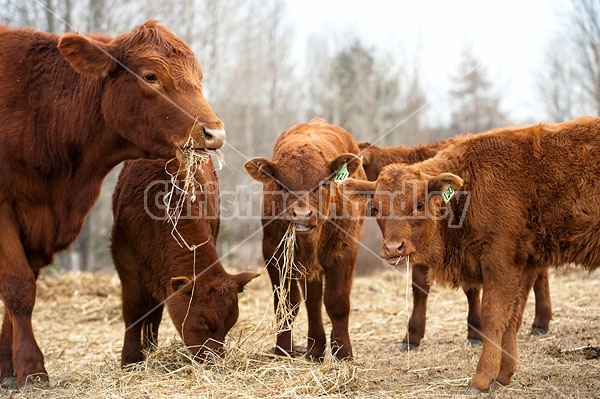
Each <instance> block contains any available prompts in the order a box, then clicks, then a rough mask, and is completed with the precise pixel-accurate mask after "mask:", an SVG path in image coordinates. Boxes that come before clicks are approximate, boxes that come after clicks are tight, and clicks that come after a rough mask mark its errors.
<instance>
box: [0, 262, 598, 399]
mask: <svg viewBox="0 0 600 399" xmlns="http://www.w3.org/2000/svg"><path fill="white" fill-rule="evenodd" d="M406 286H407V284H406V280H405V279H404V273H402V272H399V271H395V270H389V269H388V270H387V271H385V272H383V273H377V274H374V275H372V276H368V277H358V278H356V280H355V284H354V288H353V292H352V314H351V325H350V334H351V337H352V339H353V345H354V350H355V357H356V359H355V361H353V362H342V363H339V362H336V361H333V360H331V359H330V358H329V357H328V358H327V360H326V361H325V362H324V363H322V364H314V363H309V362H306V361H304V360H301V359H281V358H273V357H270V356H268V355H265V352H266V350H267V349H269V348H270V347H271V346H272V345H273V343H274V336H273V334H274V331H273V322H272V319H273V317H272V311H271V308H272V304H271V292H270V288H269V284H268V277H267V275H266V273H262V275H261V277H260V278H259V279H257V280H255V281H253V282H252V283H251V284H249V286H248V287H247V288H246V290H245V292H244V293H243V294H242V295H241V296H240V319H239V321H238V323H237V325H236V327H234V329H233V330H232V331H231V332H230V334H229V336H228V340H227V347H228V354H227V356H226V357H225V359H223V360H216V361H214V362H211V363H209V364H197V363H194V362H192V361H190V360H189V358H188V357H187V354H186V351H185V349H184V348H183V347H182V346H181V344H180V340H179V338H178V337H177V334H176V332H175V330H174V328H173V326H172V324H171V322H170V320H168V316H167V315H166V312H165V320H164V322H163V325H162V326H161V344H160V347H159V349H158V350H157V351H156V352H154V353H153V354H152V355H151V357H150V358H149V359H148V361H147V362H146V363H145V364H143V365H140V366H139V367H137V368H136V369H134V370H130V371H122V370H120V368H119V356H120V348H121V345H122V333H123V330H124V327H123V324H122V319H121V314H120V313H121V310H120V288H119V287H120V285H119V280H118V278H117V276H116V275H114V274H108V273H106V274H87V273H82V274H71V273H67V274H58V275H45V276H43V277H42V278H41V280H40V281H39V284H38V287H39V288H38V296H37V298H38V300H37V303H36V309H35V313H34V329H35V331H36V336H37V339H38V341H39V343H40V346H41V347H42V351H43V352H44V354H45V360H46V366H47V369H48V372H49V374H50V378H51V385H50V387H49V388H44V389H42V388H38V387H34V388H28V389H26V390H16V391H9V390H3V389H1V388H0V398H42V399H43V398H67V399H70V398H135V399H138V398H187V397H195V398H197V397H207V398H219V399H222V398H252V397H284V398H288V397H315V396H322V397H360V398H395V397H403V398H404V397H406V398H438V397H444V398H445V397H460V396H461V394H462V392H464V390H465V388H466V385H467V382H468V381H469V378H470V376H471V375H472V374H473V372H474V369H475V366H476V363H477V359H478V355H479V352H480V348H479V347H475V348H473V347H470V346H468V345H466V343H465V338H466V322H465V320H466V310H467V309H466V300H465V298H464V295H462V293H460V292H457V291H452V290H446V289H440V288H433V289H432V294H431V296H430V306H429V314H428V324H427V332H426V335H425V339H424V340H423V343H422V347H421V348H419V349H418V350H415V351H412V352H410V353H409V354H407V353H403V352H400V351H399V346H400V341H401V340H402V337H403V335H404V333H405V328H406V327H405V326H406V322H407V303H406ZM551 292H552V301H553V307H554V320H553V321H552V324H551V330H550V332H549V333H548V334H547V335H545V336H540V337H532V336H529V335H528V334H527V332H528V328H526V327H528V325H529V324H530V323H531V321H532V319H533V303H532V301H531V300H530V303H529V304H528V306H527V309H526V314H525V318H524V320H525V326H524V328H522V329H521V331H520V332H519V336H518V341H519V342H518V344H519V352H520V359H519V368H518V370H517V374H516V375H515V377H514V379H513V383H512V384H511V386H510V387H508V388H505V389H502V390H500V391H497V392H495V393H493V394H489V395H487V394H486V395H485V396H491V397H494V398H513V397H518V398H553V399H554V398H598V397H600V360H599V359H598V356H599V353H598V352H594V351H593V350H591V349H585V348H587V347H593V348H598V347H600V334H599V333H600V274H599V273H592V274H591V275H590V274H589V273H587V272H584V271H581V270H577V269H565V270H560V271H555V272H553V273H552V277H551ZM409 299H410V297H409ZM328 327H329V326H328ZM328 327H327V328H328ZM306 328H307V327H306V315H305V312H304V310H302V311H301V313H300V316H299V319H298V321H297V324H296V329H295V333H296V334H297V337H298V340H299V342H303V341H304V339H303V336H304V335H305V334H306Z"/></svg>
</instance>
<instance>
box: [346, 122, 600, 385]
mask: <svg viewBox="0 0 600 399" xmlns="http://www.w3.org/2000/svg"><path fill="white" fill-rule="evenodd" d="M598 159H600V118H580V119H576V120H573V121H571V122H565V123H561V124H550V125H545V124H539V125H532V126H526V127H522V128H504V129H497V130H493V131H490V132H488V133H484V134H481V135H476V136H472V137H466V138H463V139H459V140H457V141H456V143H455V144H454V145H452V146H450V147H448V148H447V149H445V150H443V151H440V152H439V153H438V154H437V155H436V156H435V157H433V158H431V159H429V160H426V161H424V162H421V163H417V164H414V165H402V164H393V165H389V166H387V167H385V168H384V169H383V170H382V171H381V174H380V176H379V178H378V179H377V181H376V182H366V181H362V182H361V181H356V180H350V181H348V182H347V183H346V187H345V189H346V190H349V191H352V192H356V193H357V195H358V196H362V197H365V194H367V193H369V192H375V194H374V196H373V200H372V201H373V204H374V207H376V208H378V211H379V216H378V218H377V219H378V223H379V225H380V227H381V230H382V233H383V247H382V256H383V257H385V258H387V259H393V258H394V257H399V258H403V257H406V256H410V259H411V261H412V262H414V263H424V264H427V265H429V267H430V269H429V274H430V278H431V279H432V280H434V281H437V282H439V283H442V284H448V285H451V286H453V287H459V286H463V285H467V286H478V285H479V284H483V298H482V322H483V336H484V344H483V350H482V353H481V357H480V359H479V364H478V365H477V371H476V372H475V375H474V376H473V379H472V380H471V382H470V383H469V385H470V391H483V390H487V389H489V388H490V386H491V385H492V383H493V382H494V381H495V382H496V383H498V384H501V385H506V384H509V383H510V380H511V377H512V375H513V373H514V371H515V370H516V366H517V341H516V334H517V329H518V327H519V325H520V323H521V318H522V314H523V307H524V305H525V300H526V298H527V294H528V292H529V290H530V289H531V286H532V285H533V282H534V279H535V278H536V275H537V273H538V271H539V267H550V266H554V267H557V266H561V265H564V264H570V263H574V264H579V265H582V266H583V267H585V268H586V269H588V270H594V269H596V268H597V267H598V266H599V265H600V163H598ZM450 187H451V188H450ZM452 189H453V190H454V191H455V194H454V195H453V197H452V198H451V199H450V202H449V203H448V204H444V202H443V201H442V196H441V193H444V192H448V190H452ZM459 190H460V191H459ZM387 193H393V194H394V196H390V195H388V194H387Z"/></svg>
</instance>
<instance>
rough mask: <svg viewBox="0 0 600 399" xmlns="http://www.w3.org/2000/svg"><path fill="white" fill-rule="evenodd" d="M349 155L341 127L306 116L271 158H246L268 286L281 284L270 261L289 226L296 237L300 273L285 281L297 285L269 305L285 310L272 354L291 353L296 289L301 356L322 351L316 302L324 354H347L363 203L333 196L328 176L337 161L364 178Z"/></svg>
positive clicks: (353, 149)
mask: <svg viewBox="0 0 600 399" xmlns="http://www.w3.org/2000/svg"><path fill="white" fill-rule="evenodd" d="M356 154H358V146H357V145H356V142H355V141H354V139H353V137H352V136H351V135H350V134H349V133H348V132H347V131H345V130H344V129H343V128H341V127H339V126H336V125H330V124H328V123H327V122H325V121H324V120H323V119H321V118H314V119H313V120H311V121H310V123H305V124H300V125H296V126H292V127H291V128H289V129H288V130H287V131H285V132H283V133H282V134H281V135H280V136H279V138H278V140H277V142H276V143H275V148H274V151H273V161H269V160H267V159H265V158H253V159H251V160H249V161H247V162H246V163H245V164H244V167H245V168H246V171H247V172H248V174H249V175H250V176H252V177H253V178H254V179H256V180H259V181H261V182H262V183H263V185H264V187H263V188H264V197H263V221H262V222H263V256H264V258H265V260H266V262H267V269H268V271H269V276H270V278H271V282H272V284H273V286H274V287H275V288H277V287H279V286H280V285H283V284H287V282H286V281H280V277H279V270H278V266H277V264H276V263H275V261H274V260H273V259H274V257H275V258H278V257H279V254H278V253H276V248H277V245H278V244H279V243H280V241H281V239H282V237H283V236H284V234H285V232H286V230H287V228H288V225H289V224H290V223H294V225H295V229H296V234H297V243H296V244H297V248H296V252H295V260H296V262H297V263H298V264H299V265H302V267H303V268H304V269H305V270H306V271H305V273H300V272H298V271H296V272H295V275H294V276H293V279H295V280H297V281H298V282H299V285H298V284H296V281H294V283H293V284H291V289H290V290H289V293H288V296H287V297H286V298H277V297H276V298H275V302H276V303H275V309H277V307H278V303H279V301H286V303H287V305H288V308H289V309H292V313H293V314H291V315H290V317H289V318H288V319H286V320H284V325H287V326H288V328H286V329H285V330H284V331H281V332H280V333H279V334H278V336H277V344H276V348H275V353H277V354H292V353H293V352H294V345H293V340H292V330H291V326H292V323H293V321H294V320H293V319H294V318H295V316H296V314H297V312H298V305H299V303H300V287H301V288H302V289H304V298H305V299H306V311H307V314H308V323H309V328H308V352H307V353H306V355H307V357H309V358H314V359H320V358H322V357H323V356H324V354H325V348H326V338H325V330H324V328H323V320H322V316H321V307H322V303H323V301H324V302H325V309H326V310H327V314H328V315H329V318H330V320H331V323H332V331H331V342H330V344H331V349H332V354H334V355H335V356H337V357H338V358H340V359H348V358H351V357H352V345H351V343H350V335H349V333H348V318H349V315H350V290H351V287H352V277H353V274H354V267H355V262H356V255H357V251H358V245H359V241H358V239H359V235H360V231H361V228H362V223H363V221H362V217H361V216H362V215H364V211H365V208H364V205H361V204H354V203H348V201H346V200H345V199H344V198H343V197H342V196H341V195H340V194H338V193H337V191H336V189H335V185H336V184H337V183H335V182H333V180H334V177H335V176H336V173H337V172H338V171H339V170H340V169H341V168H342V167H343V166H344V165H346V166H347V169H348V173H349V175H350V176H352V175H354V176H356V177H358V178H359V179H364V178H365V174H364V171H363V169H362V166H361V164H360V159H359V158H358V156H357V155H356ZM354 205H356V206H354ZM323 285H324V286H323ZM276 292H279V291H278V290H277V289H276Z"/></svg>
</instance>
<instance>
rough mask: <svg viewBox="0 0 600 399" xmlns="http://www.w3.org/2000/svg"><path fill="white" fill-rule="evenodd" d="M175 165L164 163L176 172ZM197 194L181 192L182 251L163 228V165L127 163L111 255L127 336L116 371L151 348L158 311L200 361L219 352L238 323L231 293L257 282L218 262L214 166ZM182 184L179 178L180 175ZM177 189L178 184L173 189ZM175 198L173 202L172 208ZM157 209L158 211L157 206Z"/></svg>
mask: <svg viewBox="0 0 600 399" xmlns="http://www.w3.org/2000/svg"><path fill="white" fill-rule="evenodd" d="M177 169H178V165H177V163H176V162H171V163H169V164H168V170H169V172H170V173H172V174H175V173H177ZM195 178H196V180H197V181H198V182H199V183H200V184H202V191H201V192H198V193H197V194H196V198H195V199H194V201H193V202H192V201H191V199H190V195H191V194H186V201H185V202H184V204H185V205H184V207H183V210H182V215H183V216H182V217H181V218H180V220H179V222H178V223H177V230H178V231H179V233H180V234H181V235H182V236H183V238H184V239H185V240H186V241H187V242H189V243H191V244H194V245H198V244H202V245H201V246H200V247H199V248H197V249H196V250H195V252H194V251H190V250H189V249H188V248H187V247H182V246H180V245H179V243H178V242H177V241H176V240H175V239H174V238H173V236H172V235H171V232H172V229H173V225H172V224H171V223H169V222H165V217H166V215H165V209H164V207H163V204H164V202H163V201H164V195H165V193H167V192H169V191H170V189H171V184H172V183H171V182H170V176H169V175H168V174H167V173H166V172H165V160H156V161H145V160H144V161H129V162H126V163H125V166H124V167H123V170H122V171H121V174H120V175H119V181H118V182H117V186H116V188H115V194H114V198H113V211H114V217H115V220H114V224H113V229H112V245H111V250H112V254H113V258H114V262H115V267H116V268H117V272H118V273H119V277H120V279H121V285H122V293H123V298H122V299H123V320H124V321H125V338H124V343H123V351H122V354H121V365H123V366H125V365H127V364H130V363H135V362H139V361H142V360H143V354H142V350H143V349H152V348H153V346H154V345H155V344H156V340H157V336H158V327H159V325H160V321H161V318H162V311H163V305H165V304H166V307H167V310H168V311H169V314H170V316H171V319H172V320H173V324H174V325H175V328H176V329H177V331H178V332H179V334H180V335H181V337H182V338H183V342H184V343H185V345H186V346H187V347H188V348H189V349H190V351H191V352H192V353H193V354H194V355H197V356H199V357H200V358H202V357H203V355H204V352H205V351H206V350H207V349H208V350H211V351H213V352H216V353H221V352H222V349H223V340H224V339H225V335H226V334H227V332H228V331H229V330H230V329H231V327H233V325H234V324H235V322H236V321H237V318H238V299H237V294H238V292H240V291H241V290H242V289H243V287H244V285H245V284H246V283H247V282H248V281H250V280H251V279H253V278H254V277H257V276H258V275H257V274H254V273H239V274H236V275H230V274H228V273H227V272H226V271H225V270H224V269H223V266H222V265H221V262H220V261H219V255H218V253H217V250H216V238H217V235H218V234H219V208H218V196H219V186H218V181H217V176H216V174H215V171H214V167H213V164H212V162H210V161H209V162H207V163H206V164H204V165H203V167H202V169H201V170H198V171H196V174H195ZM181 179H184V176H181ZM179 186H181V187H182V186H183V182H181V183H180V184H179ZM176 201H177V198H175V197H174V198H171V201H170V202H171V207H174V203H175V202H176ZM159 205H160V207H159Z"/></svg>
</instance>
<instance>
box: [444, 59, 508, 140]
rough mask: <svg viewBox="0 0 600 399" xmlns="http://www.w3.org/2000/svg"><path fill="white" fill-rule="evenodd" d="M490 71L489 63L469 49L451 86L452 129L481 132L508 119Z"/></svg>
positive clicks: (457, 131)
mask: <svg viewBox="0 0 600 399" xmlns="http://www.w3.org/2000/svg"><path fill="white" fill-rule="evenodd" d="M486 75H487V72H486V70H485V67H484V66H483V65H482V64H481V63H480V62H479V61H478V60H477V59H476V58H475V57H474V55H473V54H472V52H471V51H470V50H465V51H464V52H463V56H462V60H461V63H460V65H459V69H458V72H457V74H456V75H455V76H454V77H453V81H454V82H455V83H454V87H453V88H452V89H451V90H450V101H451V104H452V108H453V111H452V114H451V118H452V119H451V124H450V129H451V131H452V133H467V132H471V133H479V132H483V131H485V130H488V129H491V128H494V127H498V126H500V125H502V124H504V123H505V122H506V116H505V115H504V113H503V112H502V111H501V110H500V100H501V97H500V96H499V95H498V94H495V93H494V90H493V89H494V88H493V84H492V82H491V81H490V80H489V78H488V77H487V76H486Z"/></svg>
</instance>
